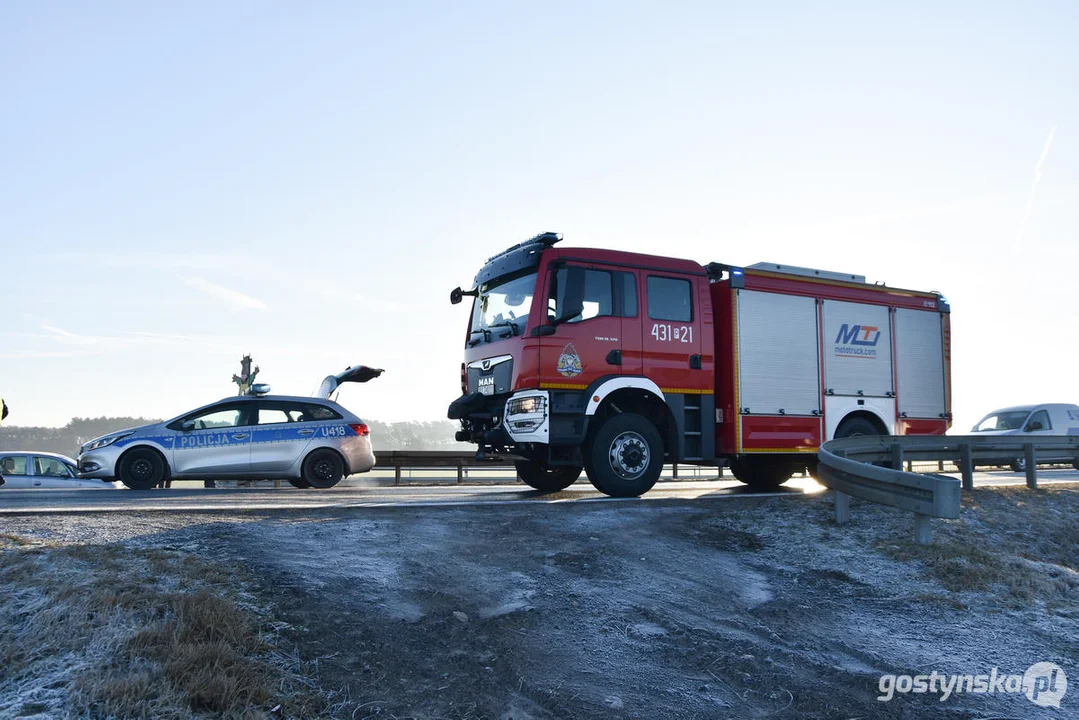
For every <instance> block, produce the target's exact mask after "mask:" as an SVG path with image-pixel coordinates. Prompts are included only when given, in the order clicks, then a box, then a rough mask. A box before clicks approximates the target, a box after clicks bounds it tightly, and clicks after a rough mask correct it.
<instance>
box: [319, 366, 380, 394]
mask: <svg viewBox="0 0 1079 720" xmlns="http://www.w3.org/2000/svg"><path fill="white" fill-rule="evenodd" d="M383 372H385V371H384V370H382V369H381V368H373V367H367V366H366V365H357V366H355V367H348V368H345V369H344V370H343V371H341V372H339V373H337V374H336V375H327V376H326V379H325V380H323V381H322V385H320V386H319V388H318V392H317V393H315V396H316V397H320V398H325V399H327V400H329V399H330V396H331V395H333V394H334V392H335V391H336V390H337V388H338V387H339V386H340V385H341V383H347V382H367V381H368V380H373V379H374V378H377V377H378V376H379V375H381V374H382V373H383Z"/></svg>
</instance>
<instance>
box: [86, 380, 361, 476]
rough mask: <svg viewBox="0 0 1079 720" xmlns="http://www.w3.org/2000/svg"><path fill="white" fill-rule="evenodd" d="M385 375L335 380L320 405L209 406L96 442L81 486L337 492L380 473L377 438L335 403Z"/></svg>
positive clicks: (271, 398) (261, 390)
mask: <svg viewBox="0 0 1079 720" xmlns="http://www.w3.org/2000/svg"><path fill="white" fill-rule="evenodd" d="M381 374H382V370H380V369H377V368H370V367H367V366H365V365H360V366H357V367H354V368H348V369H347V370H345V371H344V372H342V373H339V374H337V375H331V376H330V377H327V378H326V379H325V380H323V382H322V386H321V387H320V388H319V392H318V393H317V397H291V396H282V395H270V394H268V393H269V389H270V388H269V386H268V385H263V384H257V385H254V386H252V388H251V394H248V395H240V396H235V397H230V398H225V399H224V400H219V401H218V402H215V403H211V404H209V405H204V406H203V407H200V408H198V409H196V410H192V411H190V412H187V413H184V414H183V415H180V416H178V417H175V418H173V419H171V420H166V421H165V422H161V423H155V424H153V425H143V426H142V427H137V428H131V429H129V430H121V431H119V432H114V433H109V434H108V435H103V436H101V437H99V438H95V439H94V440H91V441H90V442H88V443H86V444H85V445H83V446H82V448H81V449H80V451H79V457H78V469H79V477H80V478H97V479H112V478H116V479H118V480H120V481H121V482H122V483H123V484H124V485H126V486H127V487H129V488H131V489H132V490H149V489H150V488H152V487H155V486H157V485H159V484H161V483H162V482H163V481H164V480H187V479H193V480H198V479H202V480H208V479H223V478H236V479H240V478H247V479H253V478H275V479H276V478H281V479H287V480H288V481H289V482H290V483H291V484H292V485H293V486H294V487H298V488H311V487H314V488H322V489H325V488H331V487H333V486H334V485H336V484H337V483H339V482H340V481H341V478H343V477H344V476H346V475H351V474H353V473H363V472H367V471H369V470H370V469H371V468H372V467H374V465H375V455H374V453H373V452H372V450H371V431H370V429H369V428H368V426H367V424H366V423H364V421H363V420H361V419H360V418H359V417H357V416H356V415H354V414H352V413H351V412H349V411H348V410H346V409H345V408H343V407H341V406H340V405H338V404H337V403H336V402H335V401H334V400H332V399H330V398H331V396H332V395H333V394H334V392H335V391H336V389H337V388H338V386H339V385H340V384H341V383H345V382H367V381H368V380H371V379H372V378H376V377H378V376H379V375H381Z"/></svg>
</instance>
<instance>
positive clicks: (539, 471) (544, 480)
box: [513, 460, 581, 492]
mask: <svg viewBox="0 0 1079 720" xmlns="http://www.w3.org/2000/svg"><path fill="white" fill-rule="evenodd" d="M513 467H515V468H517V477H519V478H521V481H522V482H523V483H524V484H525V485H528V486H529V487H531V488H535V489H536V490H539V491H540V492H558V491H560V490H565V489H566V488H568V487H569V486H570V485H572V484H573V483H575V482H577V478H579V477H580V476H581V468H579V467H556V468H546V467H543V466H542V465H540V464H539V463H534V462H530V461H528V460H518V461H517V462H515V463H513Z"/></svg>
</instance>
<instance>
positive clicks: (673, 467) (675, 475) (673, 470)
mask: <svg viewBox="0 0 1079 720" xmlns="http://www.w3.org/2000/svg"><path fill="white" fill-rule="evenodd" d="M671 479H672V480H677V479H678V463H674V464H673V465H671Z"/></svg>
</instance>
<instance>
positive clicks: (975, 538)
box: [0, 485, 1079, 720]
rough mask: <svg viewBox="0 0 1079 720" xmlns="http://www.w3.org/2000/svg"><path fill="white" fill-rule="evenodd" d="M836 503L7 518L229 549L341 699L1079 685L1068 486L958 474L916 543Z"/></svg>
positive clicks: (367, 713)
mask: <svg viewBox="0 0 1079 720" xmlns="http://www.w3.org/2000/svg"><path fill="white" fill-rule="evenodd" d="M852 510H853V514H854V521H853V522H852V523H851V524H849V525H846V526H843V527H839V526H836V525H835V524H834V522H833V521H832V507H831V502H830V498H829V496H827V495H825V494H822V495H817V496H799V497H762V498H755V497H739V498H737V499H725V500H723V501H716V500H708V499H699V500H692V501H663V502H648V503H626V502H621V503H605V502H596V503H572V502H567V503H554V504H545V505H513V506H502V507H500V506H478V507H460V506H458V507H425V508H414V509H410V508H359V509H348V510H324V511H313V512H306V511H291V512H257V513H247V514H215V513H183V514H177V513H142V514H137V513H131V514H126V513H125V514H110V515H107V516H105V515H76V516H66V517H61V516H8V517H6V518H5V527H4V530H3V532H7V533H11V534H13V535H16V536H18V537H22V538H30V539H31V540H33V541H35V542H41V541H46V542H50V543H58V544H60V545H69V544H76V545H87V546H91V547H98V546H101V547H102V548H110V547H116V546H120V547H125V548H140V549H146V548H155V549H158V550H162V551H167V552H169V553H177V554H181V555H193V556H197V557H199V558H200V559H202V560H205V561H210V562H212V563H218V564H221V565H222V566H229V567H234V566H239V567H242V568H243V570H244V572H245V573H246V575H245V577H248V578H249V580H248V581H245V582H247V583H248V585H247V586H245V592H249V593H253V594H254V597H255V600H253V601H252V602H251V603H250V605H251V607H252V608H254V610H253V611H254V612H258V613H261V617H263V619H264V620H267V621H269V620H272V622H273V623H275V625H274V627H275V628H277V630H278V632H279V634H280V641H281V643H282V644H283V645H282V647H287V652H288V653H291V654H293V655H294V656H295V657H296V658H297V659H298V662H299V663H300V665H298V667H301V668H302V671H303V672H304V673H306V676H307V677H308V678H309V680H310V681H311V682H313V683H315V684H317V685H318V686H319V687H321V689H322V690H323V691H325V692H327V693H329V694H331V695H333V696H334V697H335V698H336V701H335V702H334V703H333V704H332V705H327V706H326V707H327V708H329V710H324V711H325V712H329V713H330V714H331V715H332V716H336V717H342V718H345V717H348V718H362V717H385V718H391V717H396V718H406V717H415V718H506V719H509V718H516V719H519V720H524V719H526V718H599V717H604V718H607V717H624V718H690V717H700V718H753V717H762V718H763V717H777V718H822V719H823V718H836V717H842V718H854V717H858V718H867V719H868V718H915V717H926V716H930V715H932V716H934V717H945V718H984V717H1023V718H1041V717H1045V718H1050V717H1052V718H1057V717H1063V715H1062V714H1061V712H1062V711H1061V710H1056V709H1045V708H1039V707H1037V706H1035V705H1033V704H1032V703H1031V702H1030V701H1029V700H1028V699H1027V698H1026V696H1025V695H1023V694H1000V693H996V694H992V695H973V694H969V693H967V694H954V695H952V696H951V697H949V698H948V699H947V700H946V701H941V700H940V696H939V695H935V694H931V693H929V694H903V695H896V696H895V697H894V699H892V700H891V701H890V702H880V701H878V700H877V697H878V695H880V694H881V691H880V690H879V689H878V680H879V678H880V676H881V675H882V674H886V673H894V674H910V675H915V674H920V673H924V674H929V673H930V672H931V671H933V670H936V671H937V672H939V673H948V674H982V673H984V674H988V673H989V672H990V671H991V669H992V668H994V667H997V668H999V669H1000V672H1002V673H1009V674H1015V673H1018V674H1022V673H1023V671H1024V670H1025V669H1026V668H1027V667H1028V666H1030V665H1032V664H1034V663H1037V662H1041V661H1048V662H1054V663H1056V664H1058V665H1060V666H1061V667H1063V668H1064V669H1065V670H1066V671H1067V672H1068V673H1069V675H1070V678H1071V679H1073V683H1079V573H1077V564H1079V528H1077V524H1076V523H1075V520H1074V518H1075V517H1076V514H1077V511H1079V487H1077V486H1074V485H1073V486H1057V487H1053V488H1050V489H1043V490H1037V491H1030V490H1026V489H1016V490H1011V489H997V490H976V491H974V493H971V494H969V495H968V496H967V497H966V498H965V499H964V509H963V515H962V517H961V518H960V519H959V520H956V521H935V522H934V539H935V543H934V545H932V546H929V547H921V546H917V545H913V544H912V543H911V542H910V538H911V536H912V524H913V521H912V518H911V516H910V515H909V514H904V513H899V512H895V511H892V510H888V509H885V508H880V507H876V506H873V505H870V504H862V503H857V502H855V503H854V504H853V507H852ZM3 552H4V553H5V554H6V553H11V552H19V549H18V548H5V549H4V550H3ZM1075 687H1077V688H1079V684H1076V685H1075ZM4 692H5V690H4V685H3V681H2V679H0V702H2V699H3V695H4ZM268 702H272V700H271V701H268ZM1076 706H1079V692H1072V693H1070V694H1069V695H1068V696H1066V697H1065V698H1064V700H1063V708H1064V711H1063V712H1065V713H1066V712H1067V708H1068V707H1072V708H1074V707H1076ZM331 711H332V712H331ZM298 716H299V715H298Z"/></svg>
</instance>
